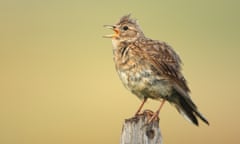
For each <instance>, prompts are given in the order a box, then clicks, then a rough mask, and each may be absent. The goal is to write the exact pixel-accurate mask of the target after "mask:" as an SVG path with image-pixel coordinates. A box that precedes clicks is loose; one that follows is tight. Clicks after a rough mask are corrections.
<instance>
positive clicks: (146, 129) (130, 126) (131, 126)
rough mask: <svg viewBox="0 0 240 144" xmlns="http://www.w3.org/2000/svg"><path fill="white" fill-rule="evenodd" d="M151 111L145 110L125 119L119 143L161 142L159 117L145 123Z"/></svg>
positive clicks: (153, 143)
mask: <svg viewBox="0 0 240 144" xmlns="http://www.w3.org/2000/svg"><path fill="white" fill-rule="evenodd" d="M152 114H153V112H152V111H150V110H145V111H144V112H143V113H142V114H140V115H137V116H135V117H133V118H129V119H125V122H124V124H123V128H122V135H121V140H120V144H162V136H161V131H160V128H159V118H158V119H156V120H153V121H152V122H151V123H149V124H148V123H147V122H148V120H149V118H150V117H151V116H152Z"/></svg>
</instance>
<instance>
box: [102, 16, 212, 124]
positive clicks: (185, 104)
mask: <svg viewBox="0 0 240 144" xmlns="http://www.w3.org/2000/svg"><path fill="white" fill-rule="evenodd" d="M104 26H105V27H106V28H110V29H112V30H113V31H114V34H111V35H105V36H104V37H106V38H111V39H112V44H113V55H114V58H113V59H114V62H115V67H116V70H117V72H118V75H119V77H120V79H121V81H122V83H123V85H124V86H125V87H126V88H127V89H128V90H130V91H131V92H132V93H133V94H135V95H136V96H137V97H138V98H139V99H141V100H142V104H141V105H140V107H139V109H138V110H137V112H136V114H135V115H138V114H139V113H140V112H141V109H142V107H143V105H144V103H145V102H146V101H147V99H148V98H150V99H154V100H159V101H160V106H159V108H158V109H157V111H156V112H155V113H154V114H153V116H152V117H151V118H150V120H149V122H151V121H152V120H153V119H155V118H157V117H158V115H159V112H160V110H161V108H162V106H163V104H164V102H165V101H168V102H169V103H170V104H172V105H173V106H175V108H176V109H177V110H178V112H179V113H180V114H182V115H183V116H184V117H185V118H186V119H188V120H189V121H191V122H192V123H193V124H195V125H198V119H197V118H200V119H201V120H202V121H203V122H205V123H206V124H208V125H209V122H208V121H207V119H206V118H204V116H203V115H202V114H201V113H200V112H199V111H198V109H197V106H196V105H195V104H194V103H193V101H192V99H191V97H190V96H189V93H190V89H189V87H188V85H187V82H186V80H185V78H184V76H183V75H182V73H181V59H180V57H179V56H178V54H177V53H176V52H175V51H174V50H173V48H172V47H171V46H169V45H168V44H167V43H165V42H162V41H158V40H152V39H150V38H147V37H145V35H144V33H143V31H142V30H141V28H140V26H139V25H138V23H137V21H136V20H135V19H131V18H130V15H125V16H123V17H122V18H121V19H120V21H119V22H118V23H116V24H115V25H104Z"/></svg>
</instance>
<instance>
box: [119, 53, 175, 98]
mask: <svg viewBox="0 0 240 144" xmlns="http://www.w3.org/2000/svg"><path fill="white" fill-rule="evenodd" d="M122 51H123V50H122ZM122 51H121V49H119V51H118V52H117V51H114V61H115V64H116V70H117V72H118V75H119V77H120V79H121V81H122V82H123V84H124V86H125V87H126V88H127V89H128V90H130V91H131V92H132V93H134V94H135V95H137V96H138V97H139V98H140V99H143V98H144V97H147V98H152V99H161V98H164V97H165V96H168V95H170V92H171V86H170V84H169V81H168V80H166V79H163V78H162V77H161V76H160V75H157V74H156V73H155V72H154V71H153V70H152V69H153V67H152V66H151V65H149V63H147V61H146V60H145V59H144V57H141V56H140V55H136V54H135V53H134V52H133V51H132V50H131V48H125V50H124V52H122ZM119 52H120V53H122V54H119Z"/></svg>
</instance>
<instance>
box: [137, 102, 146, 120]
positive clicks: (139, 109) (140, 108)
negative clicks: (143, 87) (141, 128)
mask: <svg viewBox="0 0 240 144" xmlns="http://www.w3.org/2000/svg"><path fill="white" fill-rule="evenodd" d="M146 101H147V98H144V99H143V102H142V104H141V105H140V107H139V108H138V110H137V112H136V113H135V116H137V115H139V113H140V111H141V110H142V108H143V105H144V103H145V102H146Z"/></svg>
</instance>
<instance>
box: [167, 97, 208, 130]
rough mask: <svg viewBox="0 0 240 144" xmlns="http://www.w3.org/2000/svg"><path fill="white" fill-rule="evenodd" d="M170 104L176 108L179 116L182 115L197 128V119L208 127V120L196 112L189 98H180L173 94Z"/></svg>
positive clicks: (195, 107)
mask: <svg viewBox="0 0 240 144" xmlns="http://www.w3.org/2000/svg"><path fill="white" fill-rule="evenodd" d="M170 102H171V103H172V104H173V105H174V106H175V107H176V108H177V110H178V111H179V113H180V114H182V115H183V116H184V117H185V118H186V119H187V120H189V121H190V122H192V123H193V124H195V125H197V126H198V120H197V117H198V118H200V119H201V120H202V121H203V122H204V123H206V124H207V125H209V122H208V120H207V119H206V118H205V117H204V116H203V115H202V114H201V113H200V112H199V111H198V110H197V106H196V105H195V104H194V103H193V101H192V100H191V98H190V97H188V96H181V95H180V94H178V93H175V94H174V95H173V96H172V98H171V100H170Z"/></svg>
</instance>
